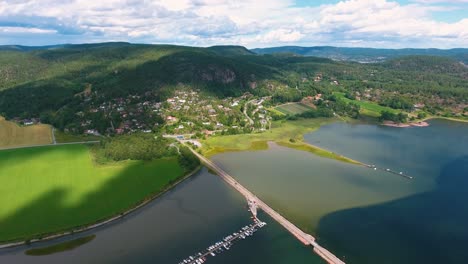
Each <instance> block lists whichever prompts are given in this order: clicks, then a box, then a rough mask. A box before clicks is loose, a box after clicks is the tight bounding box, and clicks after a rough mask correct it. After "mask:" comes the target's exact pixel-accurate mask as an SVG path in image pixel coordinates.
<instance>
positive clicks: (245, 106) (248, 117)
mask: <svg viewBox="0 0 468 264" xmlns="http://www.w3.org/2000/svg"><path fill="white" fill-rule="evenodd" d="M253 101H255V100H250V101H248V102H247V103H245V105H244V115H245V117H247V119H248V120H249V123H250V125H253V124H254V121H253V120H252V118H250V116H249V115H248V114H247V107H248V105H249V104H250V103H252V102H253Z"/></svg>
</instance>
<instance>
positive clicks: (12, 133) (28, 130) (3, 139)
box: [0, 116, 52, 148]
mask: <svg viewBox="0 0 468 264" xmlns="http://www.w3.org/2000/svg"><path fill="white" fill-rule="evenodd" d="M50 143H52V129H51V128H50V126H49V125H42V124H41V125H33V126H24V127H22V126H19V125H17V124H16V123H14V122H10V121H6V120H5V119H4V118H3V117H1V116H0V148H9V147H18V146H27V145H43V144H50Z"/></svg>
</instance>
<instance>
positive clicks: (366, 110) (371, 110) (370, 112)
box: [333, 92, 399, 117]
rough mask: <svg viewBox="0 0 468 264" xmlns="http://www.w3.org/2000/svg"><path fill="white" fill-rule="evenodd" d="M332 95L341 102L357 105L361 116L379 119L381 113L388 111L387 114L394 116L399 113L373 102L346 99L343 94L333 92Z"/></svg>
mask: <svg viewBox="0 0 468 264" xmlns="http://www.w3.org/2000/svg"><path fill="white" fill-rule="evenodd" d="M333 94H334V95H336V96H337V97H338V98H340V99H341V100H344V101H345V102H347V103H349V102H353V103H355V104H357V105H359V106H360V107H361V111H360V112H361V114H363V115H367V116H371V117H379V116H380V112H382V111H389V112H392V113H396V114H397V113H399V111H397V110H395V109H393V108H390V107H386V106H381V105H378V104H376V103H373V102H369V101H358V100H351V99H348V98H346V97H344V93H338V92H335V93H333Z"/></svg>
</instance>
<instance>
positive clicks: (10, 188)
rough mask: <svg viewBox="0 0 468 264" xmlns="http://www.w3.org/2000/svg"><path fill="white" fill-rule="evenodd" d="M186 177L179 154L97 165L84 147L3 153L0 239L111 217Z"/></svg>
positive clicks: (0, 160)
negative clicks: (142, 160) (177, 155)
mask: <svg viewBox="0 0 468 264" xmlns="http://www.w3.org/2000/svg"><path fill="white" fill-rule="evenodd" d="M183 175H184V170H183V168H182V167H180V166H179V163H178V161H177V158H166V159H160V160H155V161H151V162H140V161H125V162H118V163H113V164H111V165H95V164H94V163H93V160H92V154H91V151H90V149H89V148H88V147H86V146H83V145H68V146H51V147H39V148H26V149H16V150H4V151H0V199H1V201H2V206H1V207H0V241H3V242H5V241H11V240H21V239H30V238H33V237H41V236H42V235H44V234H46V233H53V232H57V231H62V230H66V229H69V228H71V227H75V226H81V225H85V224H89V223H93V222H96V221H98V220H102V219H104V218H108V217H110V216H112V215H115V214H118V213H120V212H122V211H124V210H126V209H128V208H130V207H133V206H135V205H136V204H138V203H139V202H141V201H143V200H144V199H147V198H149V197H151V196H152V195H153V194H156V193H158V192H160V191H162V190H164V189H165V188H166V187H168V186H169V184H170V183H173V182H175V181H176V180H177V179H178V178H180V177H182V176H183Z"/></svg>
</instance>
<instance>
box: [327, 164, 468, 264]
mask: <svg viewBox="0 0 468 264" xmlns="http://www.w3.org/2000/svg"><path fill="white" fill-rule="evenodd" d="M437 185H438V186H437V188H436V189H435V190H433V191H431V192H427V193H422V194H418V195H414V196H410V197H407V198H403V199H399V200H395V201H391V202H388V203H383V204H379V205H375V206H369V207H364V208H354V209H349V210H343V211H338V212H334V213H332V214H329V215H327V216H325V217H323V218H322V219H321V220H320V223H319V227H318V234H319V236H320V237H324V238H326V239H323V240H321V241H320V243H321V244H323V245H324V246H325V247H326V248H328V249H330V250H331V251H332V252H334V253H335V254H337V255H338V256H340V257H341V256H345V261H347V263H465V262H466V260H467V259H468V251H467V250H466V249H467V248H468V225H467V223H468V204H467V200H466V199H467V193H466V190H467V187H468V156H462V157H460V158H458V159H456V160H454V161H452V162H450V163H448V164H446V165H445V166H444V167H443V168H442V170H441V171H440V174H439V176H438V178H437ZM346 256H349V257H346Z"/></svg>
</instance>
